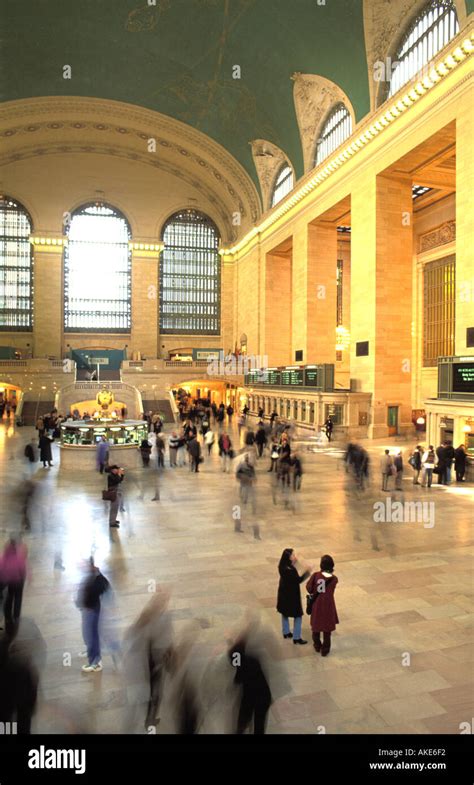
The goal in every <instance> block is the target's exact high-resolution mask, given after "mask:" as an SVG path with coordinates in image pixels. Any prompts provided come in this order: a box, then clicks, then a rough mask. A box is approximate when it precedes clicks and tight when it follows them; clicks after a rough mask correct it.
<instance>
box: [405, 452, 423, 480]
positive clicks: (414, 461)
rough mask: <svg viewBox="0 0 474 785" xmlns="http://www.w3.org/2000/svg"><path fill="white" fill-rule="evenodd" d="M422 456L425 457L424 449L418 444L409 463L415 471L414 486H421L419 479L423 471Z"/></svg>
mask: <svg viewBox="0 0 474 785" xmlns="http://www.w3.org/2000/svg"><path fill="white" fill-rule="evenodd" d="M422 455H423V449H422V447H420V445H419V444H418V445H417V446H416V447H415V449H414V451H413V453H412V454H411V455H410V457H409V459H408V463H409V464H410V466H411V467H412V469H413V485H419V484H420V483H419V482H418V479H419V477H420V471H421V468H422V467H421V457H422Z"/></svg>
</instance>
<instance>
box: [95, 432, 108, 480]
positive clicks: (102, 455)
mask: <svg viewBox="0 0 474 785" xmlns="http://www.w3.org/2000/svg"><path fill="white" fill-rule="evenodd" d="M108 456H109V443H108V441H107V438H106V437H105V436H101V437H100V439H99V441H98V443H97V448H96V464H97V469H98V470H99V472H100V473H101V474H103V473H104V468H105V466H106V464H107V460H108Z"/></svg>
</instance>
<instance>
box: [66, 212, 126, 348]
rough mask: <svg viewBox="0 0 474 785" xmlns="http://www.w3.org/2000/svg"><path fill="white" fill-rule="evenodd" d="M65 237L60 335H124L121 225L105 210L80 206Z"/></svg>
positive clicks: (123, 221) (115, 214) (123, 232)
mask: <svg viewBox="0 0 474 785" xmlns="http://www.w3.org/2000/svg"><path fill="white" fill-rule="evenodd" d="M66 234H67V237H68V244H67V246H66V247H65V249H64V329H65V330H66V332H101V333H102V332H113V333H121V332H122V333H127V332H130V328H131V307H130V302H131V285H130V269H131V251H130V248H129V241H130V238H131V232H130V226H129V225H128V222H127V220H126V219H125V217H124V216H123V215H122V214H121V213H120V212H119V211H118V210H116V208H115V207H111V206H110V205H108V204H103V203H96V204H86V205H83V206H82V207H80V208H79V209H78V210H75V211H74V213H73V214H72V216H71V220H70V223H69V225H68V227H67V229H66Z"/></svg>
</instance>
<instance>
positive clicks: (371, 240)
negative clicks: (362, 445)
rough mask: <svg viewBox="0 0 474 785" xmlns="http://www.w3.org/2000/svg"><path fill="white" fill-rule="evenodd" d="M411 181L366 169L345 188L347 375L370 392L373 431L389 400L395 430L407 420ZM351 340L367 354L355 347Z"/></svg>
mask: <svg viewBox="0 0 474 785" xmlns="http://www.w3.org/2000/svg"><path fill="white" fill-rule="evenodd" d="M411 186H412V183H411V179H409V178H398V177H389V176H385V175H378V176H377V177H374V176H373V175H371V174H370V173H369V174H368V175H367V177H366V179H365V180H364V181H362V182H361V185H360V187H359V188H358V189H356V190H355V192H353V194H352V201H351V213H352V215H351V222H352V242H351V244H352V254H351V378H352V379H354V380H355V383H356V389H357V390H360V391H362V392H371V393H372V396H373V397H372V413H371V423H370V426H369V436H370V437H372V438H378V437H385V436H387V435H388V427H387V407H388V406H398V423H399V430H400V431H401V432H402V431H403V430H408V429H410V428H411V427H412V425H411V377H412V374H411V364H412V356H411V352H412V338H411V325H412V263H413V262H412V259H413V257H412V234H413V221H412V217H413V216H412V211H413V207H412V193H411ZM358 342H361V343H363V342H368V355H360V354H359V356H358V355H357V351H356V347H357V343H358ZM359 348H360V349H362V347H359Z"/></svg>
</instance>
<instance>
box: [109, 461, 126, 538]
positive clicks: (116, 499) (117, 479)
mask: <svg viewBox="0 0 474 785" xmlns="http://www.w3.org/2000/svg"><path fill="white" fill-rule="evenodd" d="M105 472H106V474H107V490H108V491H109V492H110V499H109V501H110V512H109V526H110V528H111V529H118V528H119V526H120V521H118V520H117V513H118V510H119V507H122V494H121V492H120V490H119V486H120V484H121V483H122V482H123V479H124V470H123V469H121V468H120V467H119V466H117V465H116V464H113V465H112V466H106V467H105Z"/></svg>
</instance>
